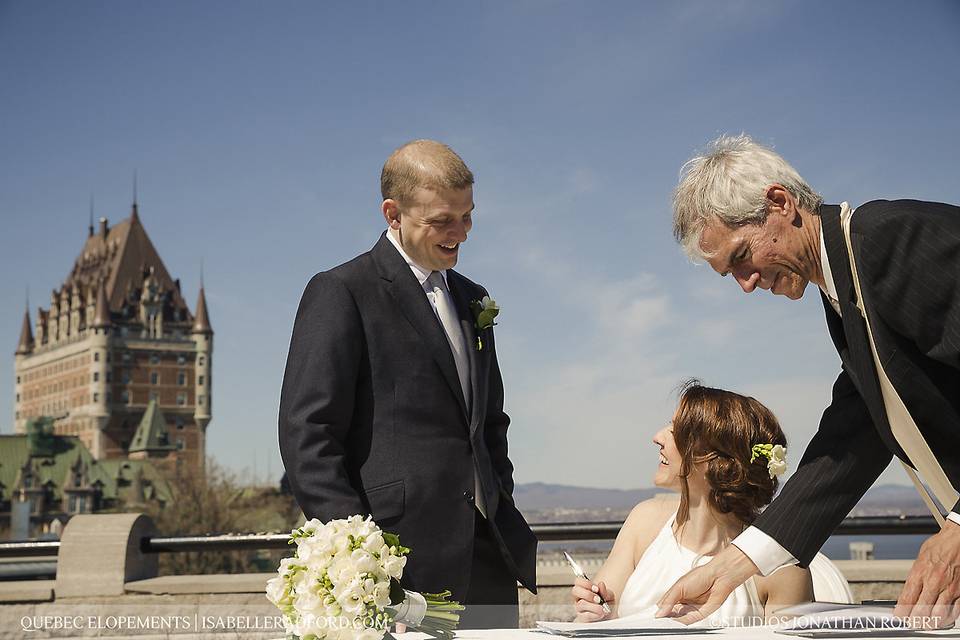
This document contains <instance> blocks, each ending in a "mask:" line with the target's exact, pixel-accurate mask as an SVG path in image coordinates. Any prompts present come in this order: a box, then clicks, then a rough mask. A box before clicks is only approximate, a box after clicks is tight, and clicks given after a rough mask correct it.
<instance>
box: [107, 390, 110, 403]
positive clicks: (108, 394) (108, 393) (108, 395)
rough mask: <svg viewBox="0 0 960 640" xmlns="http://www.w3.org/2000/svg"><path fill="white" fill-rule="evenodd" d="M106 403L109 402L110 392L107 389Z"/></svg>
mask: <svg viewBox="0 0 960 640" xmlns="http://www.w3.org/2000/svg"><path fill="white" fill-rule="evenodd" d="M107 404H110V392H109V391H107Z"/></svg>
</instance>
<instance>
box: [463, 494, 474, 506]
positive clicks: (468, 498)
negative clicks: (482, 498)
mask: <svg viewBox="0 0 960 640" xmlns="http://www.w3.org/2000/svg"><path fill="white" fill-rule="evenodd" d="M463 499H464V500H466V501H467V502H469V503H470V504H473V492H471V491H464V492H463Z"/></svg>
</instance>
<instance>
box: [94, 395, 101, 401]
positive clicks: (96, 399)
mask: <svg viewBox="0 0 960 640" xmlns="http://www.w3.org/2000/svg"><path fill="white" fill-rule="evenodd" d="M93 401H94V402H99V401H100V394H99V393H94V394H93Z"/></svg>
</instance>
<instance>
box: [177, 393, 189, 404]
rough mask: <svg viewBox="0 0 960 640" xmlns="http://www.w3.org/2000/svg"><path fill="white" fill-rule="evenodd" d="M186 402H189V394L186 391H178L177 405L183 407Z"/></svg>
mask: <svg viewBox="0 0 960 640" xmlns="http://www.w3.org/2000/svg"><path fill="white" fill-rule="evenodd" d="M185 404H187V394H185V393H178V394H177V405H179V406H181V407H182V406H183V405H185Z"/></svg>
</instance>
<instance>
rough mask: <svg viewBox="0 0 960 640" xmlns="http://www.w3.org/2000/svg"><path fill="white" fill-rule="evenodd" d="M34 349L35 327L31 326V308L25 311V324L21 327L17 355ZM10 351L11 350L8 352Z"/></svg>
mask: <svg viewBox="0 0 960 640" xmlns="http://www.w3.org/2000/svg"><path fill="white" fill-rule="evenodd" d="M31 351H33V329H32V328H31V327H30V310H29V309H27V310H25V311H24V312H23V326H21V327H20V342H18V343H17V351H16V354H17V355H22V354H25V353H30V352H31ZM8 353H9V352H8Z"/></svg>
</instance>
